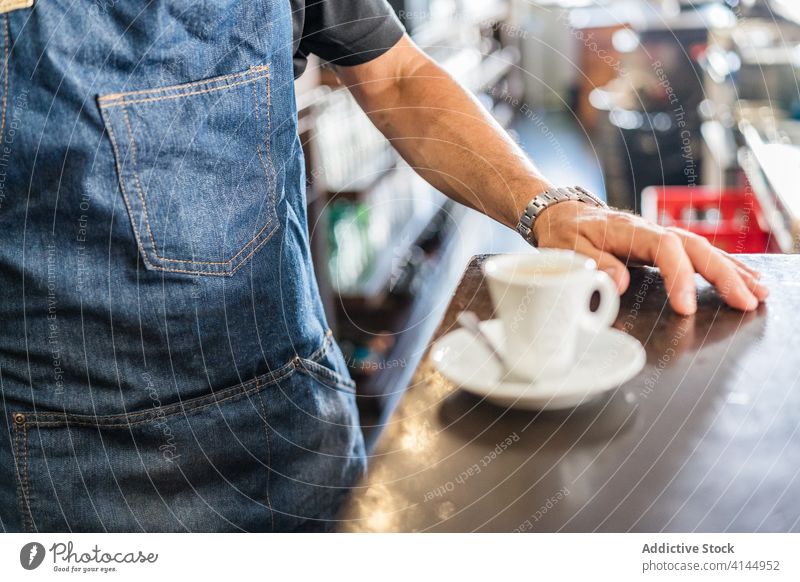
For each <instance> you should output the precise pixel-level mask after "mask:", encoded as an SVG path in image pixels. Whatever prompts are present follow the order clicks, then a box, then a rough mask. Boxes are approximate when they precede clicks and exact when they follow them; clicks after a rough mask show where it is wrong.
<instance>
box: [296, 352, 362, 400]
mask: <svg viewBox="0 0 800 582" xmlns="http://www.w3.org/2000/svg"><path fill="white" fill-rule="evenodd" d="M300 364H301V365H300V370H301V371H302V372H304V373H305V374H307V375H309V376H311V377H313V378H315V379H316V380H318V381H319V382H322V383H323V384H325V385H326V386H330V387H331V388H333V389H334V390H340V391H342V392H347V393H348V394H353V393H355V390H356V385H355V382H353V381H352V380H347V379H345V378H344V377H342V376H340V375H339V374H337V373H336V372H333V371H332V370H329V369H328V368H327V367H326V366H324V365H323V364H320V363H319V362H315V361H313V360H307V359H305V358H300Z"/></svg>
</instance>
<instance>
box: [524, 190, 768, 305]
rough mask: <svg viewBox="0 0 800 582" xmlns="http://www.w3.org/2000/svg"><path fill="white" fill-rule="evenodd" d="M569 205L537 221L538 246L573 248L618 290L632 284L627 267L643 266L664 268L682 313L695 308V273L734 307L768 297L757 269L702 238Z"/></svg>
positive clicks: (621, 215) (635, 218) (554, 208)
mask: <svg viewBox="0 0 800 582" xmlns="http://www.w3.org/2000/svg"><path fill="white" fill-rule="evenodd" d="M569 205H570V203H567V202H565V203H563V204H558V205H555V206H552V207H550V208H549V209H548V210H546V211H545V212H544V213H543V214H542V215H541V216H540V218H539V219H537V223H536V224H537V225H538V231H537V233H536V234H537V237H538V239H539V242H540V246H542V247H555V248H570V249H574V250H576V251H578V252H580V253H583V254H585V255H587V256H589V257H591V258H593V259H594V260H595V261H596V262H597V264H598V267H599V268H600V269H602V270H604V271H606V272H607V273H608V274H609V275H610V276H611V278H612V279H613V280H614V282H615V284H616V285H617V288H618V289H619V290H620V291H624V290H625V289H626V288H627V287H628V285H629V283H630V274H629V273H628V270H627V268H625V266H624V265H625V264H630V263H631V262H643V263H648V264H653V265H655V266H656V267H658V268H659V269H660V270H661V275H662V277H663V278H664V284H665V286H666V290H667V294H668V296H669V300H670V304H671V305H672V307H673V309H675V311H677V312H678V313H681V314H684V315H690V314H692V313H695V311H696V310H697V288H696V285H695V272H697V273H699V274H700V275H702V276H703V277H705V278H706V279H707V280H708V281H709V282H710V283H712V284H713V285H714V286H715V287H716V288H717V290H718V291H719V293H720V295H721V296H722V298H723V299H724V300H725V302H726V303H727V304H728V305H730V306H731V307H734V308H736V309H741V310H745V311H749V310H753V309H756V308H757V307H758V304H759V302H760V301H763V300H764V299H766V297H767V295H768V294H769V292H768V291H767V289H766V287H765V286H764V285H762V284H761V283H760V281H759V279H760V275H759V273H758V272H757V271H756V270H755V269H753V268H751V267H749V266H747V265H745V264H744V263H743V262H741V261H740V260H739V259H737V258H735V257H733V256H731V255H729V254H727V253H725V252H724V251H721V250H720V249H717V248H715V247H713V246H712V245H711V243H709V242H708V240H706V239H705V238H703V237H700V236H698V235H696V234H692V233H689V232H686V231H683V230H680V229H676V228H663V227H661V226H658V225H655V224H652V223H650V222H648V221H646V220H644V219H643V218H641V217H638V216H633V215H630V214H626V213H622V212H613V211H609V210H603V209H596V208H593V207H587V206H586V205H581V204H580V203H575V205H574V206H572V207H571V206H569ZM540 221H541V222H540Z"/></svg>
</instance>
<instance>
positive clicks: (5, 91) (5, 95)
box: [0, 14, 11, 143]
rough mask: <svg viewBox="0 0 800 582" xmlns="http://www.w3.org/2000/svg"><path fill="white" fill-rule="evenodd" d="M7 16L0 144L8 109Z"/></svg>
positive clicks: (4, 30)
mask: <svg viewBox="0 0 800 582" xmlns="http://www.w3.org/2000/svg"><path fill="white" fill-rule="evenodd" d="M8 22H9V18H8V14H4V15H3V55H4V58H3V105H2V112H0V143H3V139H4V138H5V135H6V133H5V130H6V109H7V107H8V43H9V38H10V36H11V33H10V31H9V24H8Z"/></svg>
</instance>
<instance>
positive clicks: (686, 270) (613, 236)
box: [588, 214, 697, 315]
mask: <svg viewBox="0 0 800 582" xmlns="http://www.w3.org/2000/svg"><path fill="white" fill-rule="evenodd" d="M606 223H607V224H606V228H605V229H604V232H603V233H602V236H598V234H597V233H595V235H594V236H589V237H588V238H589V239H590V240H591V241H592V242H593V243H594V244H595V246H598V247H600V248H603V249H605V250H606V251H610V252H612V253H614V254H615V255H617V256H624V257H626V260H631V259H633V260H639V261H645V262H648V263H650V264H653V265H655V266H656V267H658V268H659V269H660V271H661V276H662V277H663V278H664V285H665V286H666V290H667V295H668V297H669V301H670V304H671V305H672V308H673V309H674V310H675V311H677V312H678V313H680V314H683V315H691V314H693V313H695V312H696V311H697V288H696V286H695V281H694V274H695V272H694V268H693V266H692V261H691V260H690V258H689V256H688V254H687V252H686V250H685V249H684V245H683V242H682V240H681V239H680V237H678V236H677V235H676V234H675V233H673V232H670V231H668V230H666V229H664V228H661V227H659V226H657V225H655V224H651V223H649V222H647V221H645V220H643V219H641V218H638V217H635V216H630V215H626V214H611V215H609V220H607V221H606Z"/></svg>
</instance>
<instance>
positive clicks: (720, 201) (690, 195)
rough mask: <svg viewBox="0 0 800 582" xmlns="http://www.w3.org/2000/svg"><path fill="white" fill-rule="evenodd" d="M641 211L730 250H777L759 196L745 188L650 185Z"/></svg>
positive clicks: (646, 216)
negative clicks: (766, 223) (765, 226)
mask: <svg viewBox="0 0 800 582" xmlns="http://www.w3.org/2000/svg"><path fill="white" fill-rule="evenodd" d="M642 215H643V216H644V217H645V218H647V219H649V220H651V221H654V222H657V223H658V224H660V225H662V226H677V227H679V228H683V229H685V230H688V231H690V232H693V233H695V234H699V235H701V236H703V237H705V238H707V239H708V240H709V241H710V242H711V243H712V244H713V245H714V246H716V247H719V248H721V249H722V250H724V251H727V252H729V253H736V254H738V253H772V252H776V248H775V245H774V242H773V241H772V237H771V236H770V233H769V232H768V231H767V230H765V228H764V227H763V224H764V220H763V217H762V212H761V207H760V206H759V204H758V200H756V197H755V196H754V195H753V193H752V192H750V191H748V190H746V189H744V188H740V189H729V190H722V191H720V190H716V189H710V188H703V187H686V186H666V187H652V188H647V189H646V190H644V192H642Z"/></svg>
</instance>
